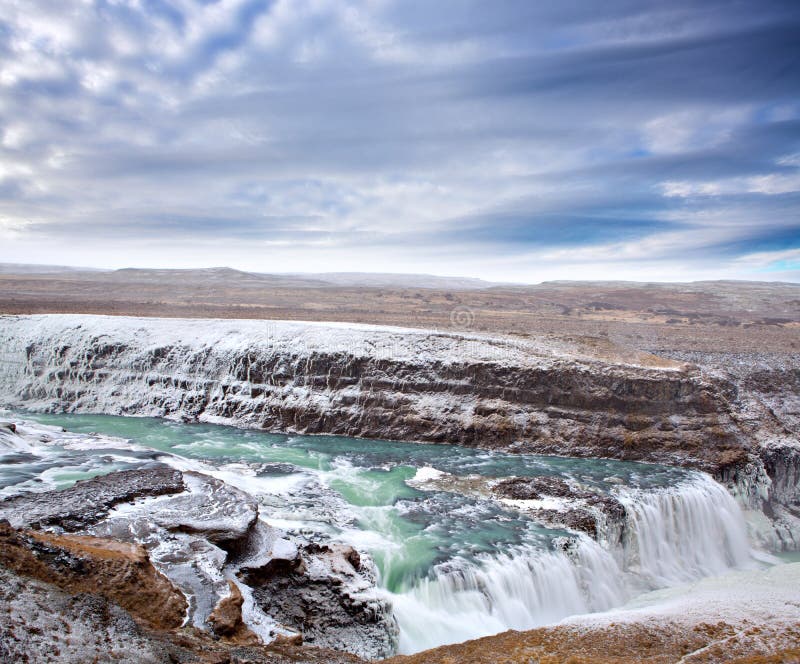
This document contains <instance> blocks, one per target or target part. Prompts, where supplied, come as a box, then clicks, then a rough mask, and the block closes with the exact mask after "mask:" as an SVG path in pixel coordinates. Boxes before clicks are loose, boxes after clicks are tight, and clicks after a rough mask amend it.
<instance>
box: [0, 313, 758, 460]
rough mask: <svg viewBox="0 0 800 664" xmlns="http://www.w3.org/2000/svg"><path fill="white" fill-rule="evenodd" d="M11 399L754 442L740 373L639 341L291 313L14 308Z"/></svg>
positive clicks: (173, 413) (665, 444) (378, 433)
mask: <svg viewBox="0 0 800 664" xmlns="http://www.w3.org/2000/svg"><path fill="white" fill-rule="evenodd" d="M0 346H2V348H4V362H3V364H2V369H0V398H2V399H3V400H4V401H6V402H8V403H10V404H12V405H13V404H20V405H25V406H26V407H34V408H39V409H45V410H55V411H60V410H68V411H75V412H80V411H95V412H97V411H99V412H105V413H109V414H140V415H157V416H165V417H174V418H187V419H200V420H206V421H213V422H225V423H231V424H237V425H243V426H252V427H260V428H264V429H273V430H281V431H295V432H304V433H329V434H342V435H348V436H363V437H371V438H390V439H398V440H414V441H429V442H440V443H444V442H446V443H451V444H455V443H458V444H463V445H470V446H479V447H487V448H502V449H512V450H517V451H524V452H541V453H546V454H553V453H556V454H566V455H572V456H604V457H614V458H623V459H630V460H644V461H653V462H664V463H669V464H673V465H675V464H678V465H692V466H694V467H699V468H702V469H704V470H710V471H713V472H716V471H718V470H719V469H720V468H722V467H725V466H729V465H731V464H734V463H737V462H739V461H741V460H742V459H743V458H745V457H746V456H747V452H748V450H749V442H748V441H747V440H746V439H744V438H742V437H741V436H738V435H737V432H738V429H737V427H736V424H735V422H734V420H733V419H732V417H731V404H732V402H733V401H734V400H735V399H736V398H737V392H736V388H735V386H734V385H733V384H732V383H730V382H729V381H726V380H725V379H724V378H722V377H715V376H708V375H705V374H704V373H703V372H701V371H700V370H699V369H698V368H697V367H696V366H693V365H691V364H687V363H684V362H675V361H669V360H663V359H660V358H657V357H655V356H647V355H643V354H641V353H636V354H634V355H632V359H631V361H630V362H625V361H624V360H621V359H620V358H619V357H613V358H606V357H604V356H601V355H598V356H592V355H587V354H586V352H585V350H578V349H577V348H575V347H571V346H569V345H565V344H564V343H556V342H552V341H551V342H545V341H537V342H534V341H531V340H521V339H511V338H492V337H487V336H477V335H473V336H470V335H459V334H453V333H441V332H432V331H425V330H410V329H401V328H379V327H372V326H349V327H348V326H344V325H341V324H334V323H331V324H323V323H319V324H309V323H306V324H304V323H288V322H278V321H270V322H266V321H241V320H240V321H202V320H180V321H178V320H166V319H135V318H122V317H104V316H60V315H49V316H24V317H3V318H0Z"/></svg>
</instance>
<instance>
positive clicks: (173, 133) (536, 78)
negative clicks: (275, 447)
mask: <svg viewBox="0 0 800 664" xmlns="http://www.w3.org/2000/svg"><path fill="white" fill-rule="evenodd" d="M799 30H800V8H798V6H797V4H796V3H793V2H777V1H772V0H765V1H764V2H759V3H755V2H741V3H735V4H730V3H726V2H722V1H721V0H720V1H719V2H717V1H715V0H711V1H710V2H706V3H696V2H691V1H689V0H675V2H672V3H668V4H665V3H658V2H631V1H630V0H613V1H611V2H607V3H602V5H597V6H592V7H590V8H587V5H585V4H584V3H578V2H571V1H566V2H562V3H545V4H543V3H530V2H526V1H522V0H520V1H512V2H507V3H502V4H499V5H492V6H490V5H488V4H486V3H483V2H477V0H474V1H473V0H458V1H456V0H452V1H451V0H442V1H441V2H436V3H430V2H423V1H422V0H407V1H404V2H399V1H397V2H396V1H392V0H381V1H380V2H375V1H374V0H364V1H363V2H351V3H340V2H334V1H333V0H291V1H289V0H275V1H273V2H264V1H253V0H219V1H217V2H196V1H195V0H176V1H174V2H169V3H167V2H163V1H162V0H149V1H148V2H125V1H123V0H119V1H115V2H109V1H107V0H86V2H81V3H62V2H56V1H55V0H29V1H28V2H25V3H19V2H14V1H12V0H0V218H1V219H3V220H5V221H4V222H3V228H6V229H12V228H13V229H14V230H13V236H12V235H11V233H10V231H9V232H6V233H5V234H4V238H5V239H6V243H7V244H8V246H9V247H11V251H13V252H14V255H15V260H29V261H43V260H50V259H51V258H52V257H53V256H57V257H58V259H57V262H62V263H63V262H65V261H66V262H70V261H69V260H67V259H65V258H64V257H63V256H61V255H60V254H61V253H62V252H64V251H67V252H70V254H71V255H72V256H73V257H74V260H75V261H78V260H80V261H82V262H85V263H87V264H92V265H115V266H122V265H126V264H131V263H133V264H154V263H158V262H162V263H163V264H165V265H169V264H172V263H175V264H177V263H181V265H182V266H186V265H187V264H195V265H212V264H213V265H217V264H220V262H221V259H222V258H224V259H225V261H227V262H228V263H230V264H231V265H233V266H235V267H249V268H253V267H257V266H258V265H260V264H261V263H262V260H263V258H262V257H263V255H264V252H266V251H271V252H274V251H277V249H276V248H280V250H281V251H280V252H279V253H274V254H273V255H271V257H270V265H271V266H272V269H286V270H295V271H296V269H297V263H298V261H300V262H302V261H307V262H309V263H310V264H314V265H315V269H343V268H344V269H352V268H353V266H359V267H363V269H368V268H370V266H376V269H382V270H384V271H385V270H386V269H393V270H398V271H408V270H423V271H426V272H437V271H441V270H447V271H449V272H451V273H459V272H460V273H468V274H475V275H476V276H484V277H489V278H503V279H517V280H529V279H536V278H548V277H550V276H555V275H558V276H564V274H565V273H566V274H573V273H575V269H576V267H575V266H577V265H582V266H583V268H582V269H585V270H591V269H594V270H596V271H597V274H595V275H594V276H596V277H598V278H600V277H602V278H607V277H609V276H613V275H614V274H620V275H622V274H624V275H625V276H627V277H631V276H635V274H636V273H637V270H638V271H639V272H640V273H641V274H642V275H643V277H647V278H652V276H653V275H654V274H657V273H658V270H659V269H661V268H659V267H658V266H659V265H660V264H664V265H668V267H665V268H664V273H665V274H673V273H675V271H676V270H677V269H678V267H680V269H682V270H683V271H684V272H685V273H686V274H687V276H691V275H701V276H708V275H709V274H712V275H713V274H719V275H723V274H724V275H731V274H738V275H740V276H747V275H748V274H749V272H748V270H751V269H755V268H753V267H752V265H753V264H752V263H751V262H748V261H739V260H738V258H739V257H741V256H745V255H747V254H748V253H752V251H754V249H753V247H756V246H758V247H769V249H768V250H769V251H780V250H792V249H794V248H795V247H796V246H797V244H798V242H797V227H796V226H797V225H796V222H795V220H796V219H798V218H800V203H798V197H797V192H798V185H800V175H798V173H800V161H798V159H797V155H798V154H800V94H798V90H800V42H798V40H797V39H796V35H797V34H798V31H799ZM766 250H767V249H765V251H766ZM73 262H74V261H73ZM759 269H760V268H759ZM584 276H585V275H584Z"/></svg>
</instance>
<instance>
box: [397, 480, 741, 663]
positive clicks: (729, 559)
mask: <svg viewBox="0 0 800 664" xmlns="http://www.w3.org/2000/svg"><path fill="white" fill-rule="evenodd" d="M618 497H619V499H620V501H621V502H622V503H623V504H624V505H625V509H626V518H625V523H624V524H623V528H622V530H623V537H622V541H621V542H620V541H619V540H617V542H616V543H615V544H610V545H609V546H610V547H611V548H610V549H608V550H607V549H605V548H603V547H602V546H601V545H600V544H598V543H597V542H595V541H594V540H592V539H590V538H588V537H586V536H580V537H577V538H576V539H575V542H574V544H573V545H572V546H569V547H566V548H565V549H564V550H557V551H547V552H544V551H541V550H537V549H532V548H527V547H520V548H518V549H516V550H514V551H510V552H508V553H504V554H500V555H496V556H492V557H482V558H479V559H478V560H476V561H474V562H467V561H466V560H463V559H456V560H455V561H451V562H449V563H447V564H444V565H440V566H438V567H436V568H435V569H434V570H433V572H432V574H431V575H430V576H428V577H427V578H425V579H423V580H421V581H419V582H418V583H417V584H416V585H415V586H414V587H412V588H411V589H409V590H408V591H406V592H403V593H399V594H396V595H395V596H394V597H393V604H394V612H395V615H396V617H397V620H398V623H399V625H400V650H401V652H403V653H411V652H416V651H419V650H422V649H426V648H432V647H435V646H438V645H442V644H445V643H454V642H457V641H464V640H467V639H474V638H479V637H481V636H487V635H489V634H495V633H497V632H502V631H505V630H509V629H516V630H525V629H533V628H535V627H538V626H541V625H545V624H551V623H554V622H558V621H559V620H561V619H563V618H566V617H567V616H570V615H575V614H580V613H588V612H592V611H604V610H608V609H610V608H613V607H616V606H620V605H622V604H624V603H625V602H626V601H628V600H629V599H631V598H632V597H633V596H634V595H636V594H638V593H641V592H645V591H647V590H653V589H656V588H662V587H666V586H670V585H676V584H680V583H685V582H690V581H695V580H698V579H700V578H703V577H705V576H711V575H717V574H722V573H724V572H726V571H727V570H729V569H731V568H736V567H744V566H748V565H749V564H750V563H751V560H752V559H751V556H750V546H749V544H748V541H747V531H746V525H745V521H744V517H743V514H742V512H741V510H740V509H739V506H738V505H737V503H736V501H735V500H734V499H733V498H732V497H731V496H730V494H729V493H728V492H727V491H726V490H725V489H724V488H723V487H722V486H721V485H719V484H717V483H716V482H715V481H714V480H713V479H712V478H711V477H710V476H708V475H706V474H704V473H693V475H692V477H691V479H690V480H688V481H686V482H682V483H681V484H679V485H677V486H674V487H666V488H663V489H653V490H646V491H645V490H630V489H621V490H619V493H618Z"/></svg>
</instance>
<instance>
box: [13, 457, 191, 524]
mask: <svg viewBox="0 0 800 664" xmlns="http://www.w3.org/2000/svg"><path fill="white" fill-rule="evenodd" d="M185 488H186V487H185V486H184V484H183V477H182V475H181V473H180V472H179V471H177V470H173V469H172V468H168V467H167V466H160V467H155V468H150V469H144V470H138V469H137V470H124V471H120V472H118V473H114V474H113V475H104V476H100V477H95V478H92V479H90V480H86V481H83V482H78V483H77V484H75V485H74V486H72V487H70V488H68V489H64V490H63V491H58V492H53V491H48V492H44V493H26V494H22V495H19V496H13V497H11V498H7V499H5V500H2V501H0V518H3V519H7V520H8V521H9V522H10V523H11V524H12V525H13V526H15V527H20V526H26V527H28V528H46V527H57V528H60V529H62V530H64V531H67V532H72V531H77V530H82V529H85V528H87V527H88V526H91V525H92V524H95V523H97V522H98V521H100V520H101V519H103V518H104V517H105V516H107V515H108V513H109V511H110V510H111V509H112V508H113V507H114V506H115V505H119V504H121V503H129V502H132V501H134V500H135V499H137V498H143V497H152V496H163V495H167V494H175V493H180V492H182V491H184V490H185Z"/></svg>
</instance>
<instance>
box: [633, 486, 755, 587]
mask: <svg viewBox="0 0 800 664" xmlns="http://www.w3.org/2000/svg"><path fill="white" fill-rule="evenodd" d="M618 498H619V500H620V502H622V504H623V505H624V506H625V511H626V524H625V529H624V534H623V551H622V560H623V567H624V568H625V569H626V570H627V571H630V572H633V573H635V574H637V575H640V576H641V577H643V579H644V580H645V581H646V582H647V583H648V585H650V586H653V587H658V586H666V585H673V584H676V583H684V582H688V581H693V580H695V579H699V578H701V577H704V576H711V575H715V574H721V573H723V572H725V571H726V570H728V569H730V568H731V567H741V566H744V565H746V564H747V563H748V561H749V560H750V545H749V543H748V540H747V526H746V523H745V520H744V516H743V514H742V511H741V509H740V508H739V506H738V505H737V503H736V501H735V500H734V499H733V497H732V496H731V495H730V494H729V493H728V492H727V491H726V490H725V488H724V487H722V486H721V485H720V484H718V483H717V482H715V481H714V480H713V479H712V478H711V477H709V476H708V475H705V474H703V473H696V474H695V476H694V477H693V479H692V480H691V481H690V482H684V483H681V484H680V485H679V486H677V487H668V488H664V489H656V490H651V491H635V490H630V489H623V490H620V491H619V493H618Z"/></svg>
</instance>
